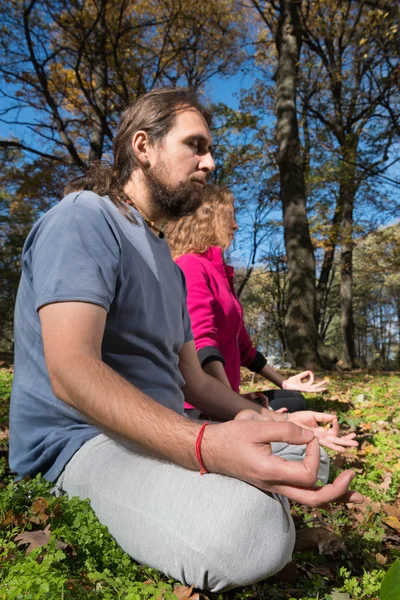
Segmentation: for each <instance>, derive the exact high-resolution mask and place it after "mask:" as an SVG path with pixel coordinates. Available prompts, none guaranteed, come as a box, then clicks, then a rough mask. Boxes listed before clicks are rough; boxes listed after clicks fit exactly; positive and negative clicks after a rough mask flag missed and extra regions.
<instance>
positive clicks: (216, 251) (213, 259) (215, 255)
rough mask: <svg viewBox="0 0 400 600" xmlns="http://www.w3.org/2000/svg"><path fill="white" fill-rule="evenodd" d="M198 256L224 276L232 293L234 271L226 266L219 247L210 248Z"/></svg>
mask: <svg viewBox="0 0 400 600" xmlns="http://www.w3.org/2000/svg"><path fill="white" fill-rule="evenodd" d="M198 256H202V257H203V258H206V259H207V260H209V261H210V263H212V264H213V265H214V266H215V267H216V268H218V270H219V271H220V272H222V273H223V274H225V276H226V278H227V279H228V282H229V285H230V287H231V288H232V291H233V278H234V269H233V267H231V266H230V265H227V264H226V262H225V261H224V255H223V250H222V248H220V246H210V248H209V249H208V250H206V251H205V252H202V253H201V254H198Z"/></svg>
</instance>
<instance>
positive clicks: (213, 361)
mask: <svg viewBox="0 0 400 600" xmlns="http://www.w3.org/2000/svg"><path fill="white" fill-rule="evenodd" d="M237 229H238V226H237V223H236V219H235V213H234V197H233V195H232V194H231V192H230V191H229V190H228V189H227V188H225V187H218V186H215V185H208V186H207V188H206V190H205V195H204V201H203V202H202V205H201V206H200V208H199V209H198V210H197V211H196V212H195V213H194V215H191V216H189V217H184V218H182V219H180V220H179V221H176V222H173V223H172V222H171V223H170V224H168V226H167V229H166V235H167V239H168V243H169V246H170V249H171V253H172V256H173V258H174V259H175V261H176V262H177V264H178V265H179V266H180V268H181V269H182V271H183V272H184V274H185V277H186V284H187V305H188V310H189V314H190V317H191V321H192V329H193V335H194V340H195V344H196V349H197V352H198V356H199V360H200V362H201V365H202V367H203V369H204V370H205V371H206V372H207V373H209V374H210V375H212V376H213V377H215V378H217V379H219V380H220V381H221V382H222V383H224V384H225V385H227V386H228V387H231V388H232V389H233V390H234V391H236V392H238V391H239V385H240V367H241V366H243V367H247V368H248V369H250V370H251V371H255V372H256V373H259V374H260V375H262V376H263V377H265V378H266V379H268V380H269V381H271V382H272V383H274V384H275V385H277V386H278V387H279V388H281V390H268V391H266V392H263V395H259V394H257V395H256V394H246V397H248V398H249V397H250V399H252V400H256V399H257V398H256V396H259V397H260V400H262V401H263V402H264V403H265V404H267V399H268V401H269V405H270V406H271V408H273V409H274V410H276V409H282V408H283V407H286V408H287V410H288V411H289V412H294V411H298V410H304V409H305V408H306V401H305V399H304V397H303V395H302V394H301V392H303V391H304V392H322V391H324V390H325V389H326V382H325V381H320V382H318V383H314V375H313V373H312V372H311V371H305V372H303V373H299V374H298V375H294V376H293V377H289V378H288V379H283V378H282V377H281V376H280V375H279V374H278V373H277V372H276V371H275V370H274V369H272V368H271V367H270V366H268V365H267V361H266V359H265V358H264V356H263V355H262V354H261V353H260V352H258V351H257V350H256V348H255V347H254V346H253V344H252V341H251V339H250V336H249V334H248V333H247V331H246V327H245V325H244V321H243V310H242V307H241V305H240V302H239V300H238V298H237V296H236V294H235V290H234V287H233V277H234V271H233V268H232V267H231V266H229V265H227V264H226V263H225V261H224V257H223V251H224V250H226V249H227V248H229V246H230V245H231V243H232V241H233V238H234V235H235V232H236V230H237ZM185 407H186V408H190V405H186V406H185Z"/></svg>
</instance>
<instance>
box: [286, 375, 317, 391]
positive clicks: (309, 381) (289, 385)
mask: <svg viewBox="0 0 400 600" xmlns="http://www.w3.org/2000/svg"><path fill="white" fill-rule="evenodd" d="M326 386H327V381H326V379H322V380H321V381H317V383H314V373H313V372H312V371H303V372H302V373H298V374H297V375H293V376H292V377H288V379H284V380H283V382H282V389H283V390H293V391H297V392H306V393H310V392H315V393H321V392H325V390H326Z"/></svg>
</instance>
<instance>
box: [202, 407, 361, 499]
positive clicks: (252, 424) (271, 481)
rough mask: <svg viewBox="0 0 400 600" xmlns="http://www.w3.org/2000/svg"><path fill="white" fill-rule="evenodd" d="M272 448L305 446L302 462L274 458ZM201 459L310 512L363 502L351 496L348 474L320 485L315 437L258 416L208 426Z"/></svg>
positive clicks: (244, 415)
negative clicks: (279, 444) (275, 445)
mask: <svg viewBox="0 0 400 600" xmlns="http://www.w3.org/2000/svg"><path fill="white" fill-rule="evenodd" d="M271 442H285V443H287V444H296V445H302V444H305V445H306V452H305V456H304V459H303V460H302V461H301V462H297V461H288V460H285V459H284V458H280V457H278V456H274V455H273V454H272V451H271ZM202 456H203V461H204V464H205V466H206V468H207V469H208V470H209V471H210V472H213V473H221V474H224V475H229V476H231V477H236V478H237V479H241V480H242V481H246V482H247V483H250V484H251V485H254V486H256V487H258V488H260V489H262V490H265V491H268V492H276V493H278V494H282V495H283V496H287V497H288V498H290V499H291V500H294V501H296V502H299V503H300V504H306V505H308V506H311V507H316V506H323V505H326V504H329V503H330V502H355V503H361V502H362V501H363V497H362V496H361V494H359V493H358V492H354V491H351V490H349V485H350V483H351V481H352V479H353V478H354V476H355V473H354V472H353V471H344V472H343V473H341V474H340V475H339V476H338V477H337V478H336V479H335V481H334V482H333V483H331V484H328V485H325V486H317V485H315V484H316V482H317V479H318V469H319V463H320V446H319V443H318V439H317V438H315V437H314V434H313V432H312V431H310V430H307V429H303V428H302V427H299V426H298V425H295V424H294V423H290V422H289V421H285V422H276V421H273V420H272V419H271V420H269V419H268V417H265V416H264V417H262V418H261V420H260V415H259V414H258V413H257V412H255V411H242V412H241V413H239V415H238V416H237V417H236V419H235V420H234V421H229V422H227V423H222V424H218V425H211V424H210V425H209V426H208V427H207V428H206V430H205V432H204V437H203V443H202Z"/></svg>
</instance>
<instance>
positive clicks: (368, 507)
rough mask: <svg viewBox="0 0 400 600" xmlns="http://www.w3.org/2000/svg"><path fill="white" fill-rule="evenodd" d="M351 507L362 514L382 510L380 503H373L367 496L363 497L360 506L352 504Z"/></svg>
mask: <svg viewBox="0 0 400 600" xmlns="http://www.w3.org/2000/svg"><path fill="white" fill-rule="evenodd" d="M369 483H371V482H369ZM352 507H353V509H354V510H358V511H361V512H363V513H365V512H367V511H372V512H374V513H379V512H381V510H382V504H381V503H380V502H373V501H372V500H371V498H369V497H368V496H364V500H363V501H362V503H361V504H353V505H352Z"/></svg>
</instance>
